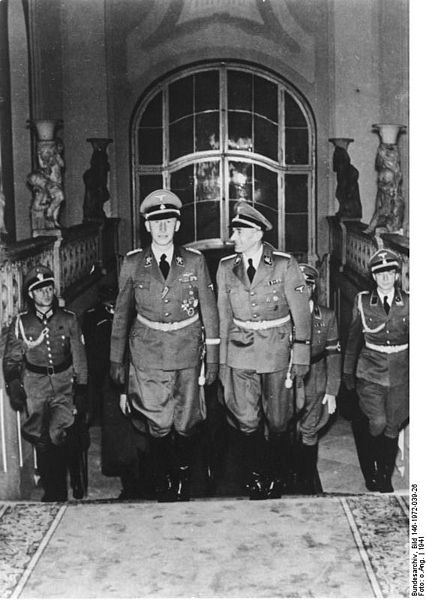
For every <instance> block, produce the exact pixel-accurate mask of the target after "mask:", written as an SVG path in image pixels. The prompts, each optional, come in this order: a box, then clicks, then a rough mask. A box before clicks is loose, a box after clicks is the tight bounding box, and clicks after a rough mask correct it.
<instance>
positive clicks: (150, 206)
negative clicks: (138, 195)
mask: <svg viewBox="0 0 426 600" xmlns="http://www.w3.org/2000/svg"><path fill="white" fill-rule="evenodd" d="M181 208H182V202H181V201H180V200H179V198H178V197H177V196H176V194H174V193H173V192H171V191H170V190H155V191H154V192H151V193H150V194H148V196H147V197H146V198H145V199H144V200H143V201H142V204H141V206H140V209H139V210H140V212H141V214H143V215H144V217H145V219H146V220H147V221H161V220H162V219H172V218H173V217H175V218H176V219H179V218H180V209H181Z"/></svg>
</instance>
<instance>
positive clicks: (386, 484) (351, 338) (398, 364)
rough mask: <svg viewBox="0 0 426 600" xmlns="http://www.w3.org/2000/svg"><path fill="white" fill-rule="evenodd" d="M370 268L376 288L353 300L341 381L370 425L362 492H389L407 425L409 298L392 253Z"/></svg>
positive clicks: (385, 251)
mask: <svg viewBox="0 0 426 600" xmlns="http://www.w3.org/2000/svg"><path fill="white" fill-rule="evenodd" d="M368 268H369V270H370V273H371V275H372V278H373V279H374V281H375V284H376V287H375V289H374V290H373V291H372V292H370V291H363V292H360V293H359V294H357V296H356V298H355V303H354V308H353V313H352V322H351V325H350V329H349V334H348V340H347V344H346V351H345V360H344V365H343V381H344V383H345V387H346V388H347V389H348V390H352V389H354V388H356V392H357V394H358V397H359V406H360V409H361V411H362V412H363V413H364V415H365V416H366V417H367V419H368V429H369V439H368V440H367V442H366V446H367V448H368V451H369V455H370V460H369V464H370V468H369V471H368V472H365V473H364V475H365V478H366V482H365V483H366V487H367V489H369V490H370V491H380V492H392V491H393V487H392V473H393V470H394V467H395V458H396V454H397V451H398V434H399V430H400V429H401V427H402V425H403V424H404V422H405V421H406V420H407V419H408V382H409V380H408V334H409V295H408V293H406V292H404V291H403V290H401V289H400V287H399V285H398V282H399V272H400V270H401V263H400V260H399V257H398V255H397V254H396V253H395V252H393V251H392V250H390V249H388V248H383V249H381V250H378V251H377V252H375V253H374V254H373V256H372V257H371V258H370V260H369V263H368ZM364 470H365V469H364Z"/></svg>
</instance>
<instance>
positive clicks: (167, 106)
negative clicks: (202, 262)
mask: <svg viewBox="0 0 426 600" xmlns="http://www.w3.org/2000/svg"><path fill="white" fill-rule="evenodd" d="M131 144H132V158H133V168H132V177H133V182H132V183H133V200H132V210H133V224H134V227H133V233H134V240H135V244H136V245H137V244H139V240H141V241H142V244H143V245H144V243H145V239H144V235H145V234H144V228H141V227H140V218H139V206H140V202H141V201H142V199H143V198H144V197H145V196H146V195H147V194H148V193H149V192H151V191H153V190H154V189H157V188H161V187H166V188H169V189H171V190H173V191H174V192H176V193H177V194H178V196H179V197H180V198H181V200H182V202H183V211H182V227H181V239H180V242H181V243H183V244H189V243H190V244H192V245H196V246H197V247H198V248H201V249H204V250H213V249H216V250H218V251H219V250H222V251H223V249H224V248H226V241H227V239H228V237H229V222H230V216H231V215H232V211H233V206H234V204H235V202H237V201H239V200H245V201H247V202H250V203H252V204H254V205H255V206H258V207H259V209H260V210H261V211H262V212H263V213H264V214H265V215H266V216H267V217H268V218H269V219H270V220H271V221H272V222H273V224H274V229H273V231H272V232H270V233H269V235H268V236H266V239H267V241H269V242H271V243H272V244H273V245H274V246H275V247H277V248H279V249H281V250H286V251H288V252H292V253H293V254H295V256H296V257H297V258H304V259H306V258H307V257H308V256H311V255H312V254H313V253H314V252H315V237H316V236H315V127H314V121H313V116H312V114H311V111H310V108H309V106H308V104H307V102H306V100H304V98H303V97H302V95H301V94H300V93H298V92H297V90H295V88H294V87H293V86H291V85H290V84H288V83H287V82H286V81H284V80H282V79H279V78H278V77H277V76H275V75H272V74H271V73H269V72H266V71H264V70H262V69H260V68H258V67H254V66H248V65H245V64H244V65H243V64H236V63H231V62H229V63H223V62H221V63H213V64H209V65H206V64H204V65H202V66H200V65H197V66H194V67H190V68H187V69H185V70H181V71H179V72H175V73H173V74H172V75H170V76H168V77H166V78H165V79H163V80H162V81H161V82H160V83H158V84H157V85H155V86H154V87H153V88H152V89H151V90H150V91H149V93H147V94H146V95H144V96H143V97H142V99H141V100H140V102H139V104H138V106H137V107H136V110H135V114H134V119H133V122H132V126H131Z"/></svg>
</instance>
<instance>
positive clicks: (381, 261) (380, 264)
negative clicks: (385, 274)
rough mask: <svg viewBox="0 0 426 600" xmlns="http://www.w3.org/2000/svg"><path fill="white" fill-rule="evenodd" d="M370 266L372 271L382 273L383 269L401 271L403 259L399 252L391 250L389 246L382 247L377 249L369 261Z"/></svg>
mask: <svg viewBox="0 0 426 600" xmlns="http://www.w3.org/2000/svg"><path fill="white" fill-rule="evenodd" d="M368 268H369V269H370V271H371V273H381V272H382V271H391V270H392V269H395V270H397V271H399V270H400V269H401V261H400V259H399V256H398V254H396V252H393V250H389V248H382V249H381V250H377V252H375V253H374V254H373V256H372V257H371V258H370V260H369V261H368Z"/></svg>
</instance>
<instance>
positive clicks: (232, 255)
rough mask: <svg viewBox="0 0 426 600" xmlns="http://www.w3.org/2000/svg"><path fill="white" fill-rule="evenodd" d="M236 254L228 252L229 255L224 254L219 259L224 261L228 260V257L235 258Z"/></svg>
mask: <svg viewBox="0 0 426 600" xmlns="http://www.w3.org/2000/svg"><path fill="white" fill-rule="evenodd" d="M236 256H237V255H236V254H230V255H229V256H224V257H223V258H221V259H220V262H225V260H229V259H230V258H235V257H236Z"/></svg>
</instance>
